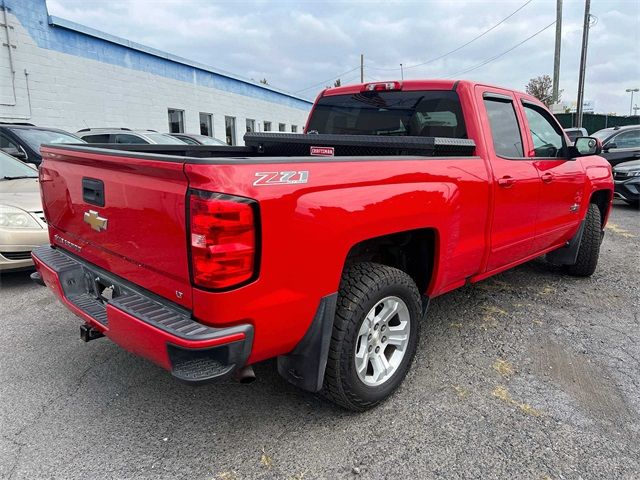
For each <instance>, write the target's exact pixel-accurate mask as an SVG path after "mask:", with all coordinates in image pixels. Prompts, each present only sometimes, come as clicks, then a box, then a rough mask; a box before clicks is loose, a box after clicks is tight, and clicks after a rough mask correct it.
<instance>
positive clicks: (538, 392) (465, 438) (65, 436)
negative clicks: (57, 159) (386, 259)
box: [0, 203, 640, 480]
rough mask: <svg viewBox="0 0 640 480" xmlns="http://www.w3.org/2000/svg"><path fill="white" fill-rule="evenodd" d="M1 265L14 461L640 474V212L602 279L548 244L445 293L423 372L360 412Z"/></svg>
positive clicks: (350, 473) (224, 471)
mask: <svg viewBox="0 0 640 480" xmlns="http://www.w3.org/2000/svg"><path fill="white" fill-rule="evenodd" d="M79 324H80V321H79V319H78V318H77V317H75V316H74V315H73V314H72V313H70V312H69V311H67V310H66V308H64V307H63V306H62V305H61V304H60V303H59V302H58V301H57V300H55V299H54V297H53V295H52V294H51V293H50V292H49V291H47V289H45V288H42V287H39V286H37V285H34V284H32V283H31V281H30V280H29V275H28V273H24V272H23V273H13V274H5V275H3V276H2V277H0V478H5V479H30V480H33V479H41V478H47V479H116V478H117V479H129V478H135V479H222V480H234V479H235V480H240V479H342V478H347V479H348V478H361V479H384V478H388V479H405V478H406V479H409V478H420V479H423V478H469V479H471V478H473V479H476V478H483V479H492V478H502V479H504V478H509V479H512V478H527V479H538V480H542V479H592V478H593V479H638V478H640V212H639V211H638V210H634V209H631V208H629V207H627V206H625V205H623V204H618V203H616V205H615V207H614V210H613V213H612V217H611V221H610V224H609V227H608V228H607V230H606V236H605V239H604V242H603V244H602V251H601V257H600V264H599V267H598V270H597V271H596V273H595V274H594V275H593V277H591V278H589V279H578V278H572V277H567V276H564V275H563V274H562V273H561V271H560V270H559V269H557V268H553V267H551V266H549V265H547V264H546V263H545V262H544V261H542V260H535V261H533V262H530V263H528V264H526V265H523V266H521V267H518V268H516V269H514V270H511V271H508V272H505V273H503V274H501V275H498V276H496V277H493V278H491V279H488V280H487V281H485V282H483V283H480V284H477V285H474V286H468V287H465V288H462V289H460V290H457V291H455V292H452V293H450V294H447V295H444V296H442V297H440V298H437V299H435V300H433V302H432V303H431V309H430V312H429V315H428V319H427V321H426V322H425V323H424V325H423V328H422V333H421V339H420V342H421V343H420V345H419V347H418V354H417V357H416V361H415V362H414V365H413V368H412V371H411V372H410V374H409V376H408V377H407V379H406V380H405V382H404V384H403V385H402V386H401V388H400V389H399V390H398V391H397V393H396V394H395V395H394V396H393V397H392V398H391V399H389V400H388V401H387V402H385V403H384V404H382V405H381V406H379V407H378V408H376V409H374V410H371V411H368V412H365V413H361V414H354V413H349V412H345V411H344V410H341V409H340V408H339V407H336V406H333V405H332V404H330V403H327V402H325V401H324V400H322V399H320V398H318V397H317V396H315V395H313V394H309V393H305V392H302V391H299V390H297V389H296V388H295V387H293V386H291V385H289V384H288V383H287V382H286V381H284V380H283V379H281V378H280V377H279V376H278V374H277V373H276V369H275V363H274V362H267V363H264V364H261V365H258V366H256V373H257V376H258V379H257V380H256V382H254V383H252V384H250V385H241V384H239V383H236V382H235V381H233V380H226V381H223V382H219V383H215V384H210V385H206V386H202V387H190V386H187V385H184V384H182V383H179V382H177V381H175V380H174V379H173V378H172V377H171V376H170V375H169V374H168V373H166V372H164V371H163V370H161V369H159V368H157V367H155V366H154V365H152V364H150V363H148V362H146V361H145V360H142V359H140V358H136V357H134V356H133V355H130V354H129V353H127V352H125V351H123V350H121V349H120V348H119V347H117V346H116V345H114V344H113V343H111V342H110V341H109V340H107V339H100V340H96V341H93V342H90V343H87V344H85V343H83V342H81V341H80V339H79V333H78V326H79Z"/></svg>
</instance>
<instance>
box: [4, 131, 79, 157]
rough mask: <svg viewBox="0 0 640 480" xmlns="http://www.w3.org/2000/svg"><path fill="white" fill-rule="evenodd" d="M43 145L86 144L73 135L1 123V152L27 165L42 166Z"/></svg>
mask: <svg viewBox="0 0 640 480" xmlns="http://www.w3.org/2000/svg"><path fill="white" fill-rule="evenodd" d="M43 143H85V142H84V141H83V140H81V139H80V138H79V137H76V136H75V135H73V134H72V133H69V132H65V131H64V130H59V129H57V128H46V127H36V126H35V125H31V124H29V123H0V150H2V151H3V152H5V153H8V154H9V155H12V156H13V157H15V158H17V159H18V160H22V161H23V162H25V163H33V164H34V165H40V162H41V161H42V156H41V155H40V145H42V144H43Z"/></svg>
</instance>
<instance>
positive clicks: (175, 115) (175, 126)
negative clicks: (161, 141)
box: [168, 108, 184, 133]
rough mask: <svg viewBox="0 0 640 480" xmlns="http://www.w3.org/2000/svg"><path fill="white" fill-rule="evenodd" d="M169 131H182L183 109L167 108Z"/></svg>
mask: <svg viewBox="0 0 640 480" xmlns="http://www.w3.org/2000/svg"><path fill="white" fill-rule="evenodd" d="M168 111H169V133H184V110H176V109H175V108H170V109H169V110H168Z"/></svg>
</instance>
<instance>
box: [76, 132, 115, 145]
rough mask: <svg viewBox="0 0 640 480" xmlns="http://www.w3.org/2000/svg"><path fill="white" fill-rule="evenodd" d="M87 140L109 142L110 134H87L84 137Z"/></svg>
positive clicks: (90, 141) (89, 141)
mask: <svg viewBox="0 0 640 480" xmlns="http://www.w3.org/2000/svg"><path fill="white" fill-rule="evenodd" d="M82 139H83V140H84V141H85V142H88V143H109V134H108V133H106V134H103V135H85V136H84V137H82Z"/></svg>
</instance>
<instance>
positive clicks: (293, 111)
mask: <svg viewBox="0 0 640 480" xmlns="http://www.w3.org/2000/svg"><path fill="white" fill-rule="evenodd" d="M310 108H311V103H310V102H309V101H307V100H305V99H303V98H300V97H297V96H295V95H292V94H290V93H287V92H284V91H280V90H278V89H275V88H272V87H270V86H265V85H262V84H259V83H256V82H253V81H251V80H247V79H243V78H240V77H237V76H235V75H232V74H229V73H226V72H222V71H219V70H216V69H214V68H211V67H208V66H206V65H202V64H199V63H196V62H192V61H189V60H186V59H184V58H179V57H176V56H174V55H171V54H169V53H165V52H162V51H159V50H155V49H153V48H150V47H146V46H144V45H140V44H137V43H134V42H131V41H129V40H125V39H122V38H119V37H115V36H112V35H109V34H107V33H103V32H99V31H96V30H94V29H91V28H88V27H85V26H82V25H79V24H77V23H74V22H70V21H68V20H64V19H61V18H57V17H54V16H50V15H49V14H48V11H47V6H46V3H45V0H0V122H29V123H33V124H35V125H38V126H45V127H56V128H62V129H64V130H68V131H70V132H76V131H77V130H79V129H82V128H87V127H91V128H94V127H127V128H132V129H154V130H157V131H159V132H167V131H169V129H170V126H172V128H173V129H177V130H182V131H184V132H189V133H205V134H208V135H211V136H215V137H217V138H220V139H223V140H224V139H225V138H226V139H231V141H232V142H233V143H234V144H238V145H242V144H243V141H242V137H243V135H244V133H245V132H246V131H247V129H249V128H250V129H252V130H253V131H274V132H278V131H285V132H296V131H297V132H300V131H302V128H303V127H304V123H305V121H306V118H307V115H308V113H309V110H310Z"/></svg>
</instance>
